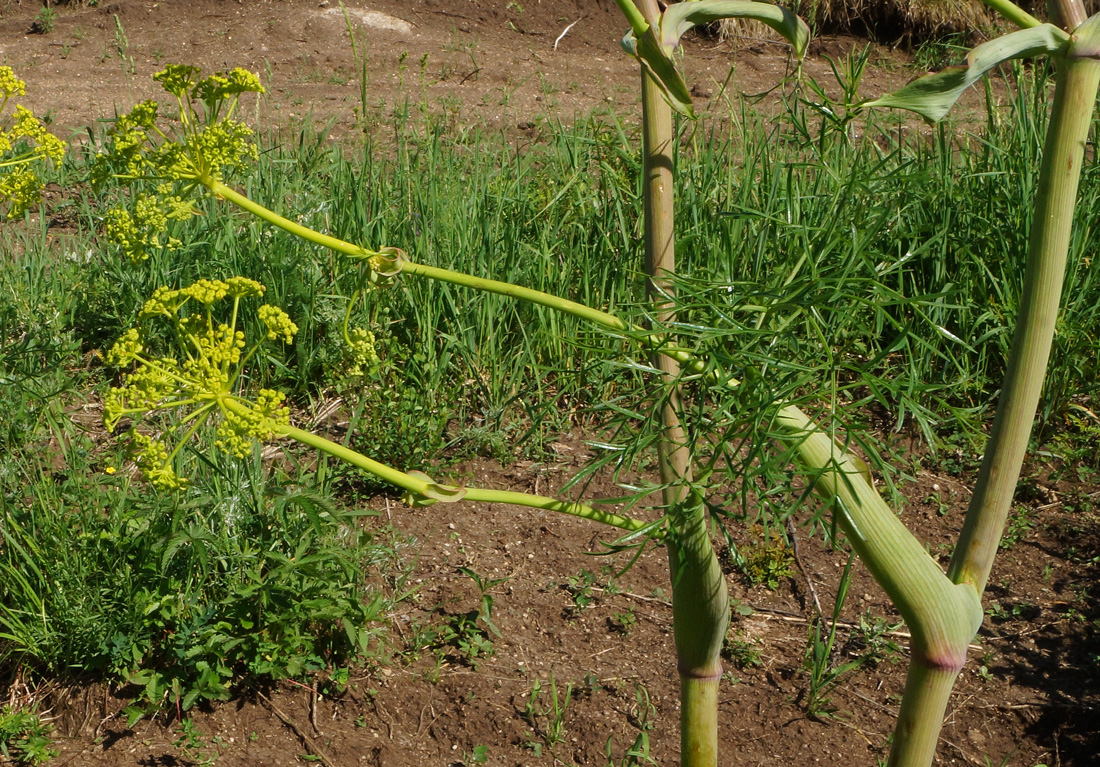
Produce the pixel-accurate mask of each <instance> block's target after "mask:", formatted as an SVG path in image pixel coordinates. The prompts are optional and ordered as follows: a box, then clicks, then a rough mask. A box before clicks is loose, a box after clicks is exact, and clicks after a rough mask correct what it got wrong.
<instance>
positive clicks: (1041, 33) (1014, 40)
mask: <svg viewBox="0 0 1100 767" xmlns="http://www.w3.org/2000/svg"><path fill="white" fill-rule="evenodd" d="M1069 40H1070V37H1069V35H1067V34H1066V33H1065V32H1063V31H1062V30H1061V29H1059V28H1058V27H1056V26H1054V25H1053V24H1043V25H1041V26H1038V27H1031V28H1030V29H1021V30H1018V31H1016V32H1011V33H1009V34H1007V35H1003V36H1002V37H998V38H997V39H995V40H990V41H989V42H988V43H982V44H981V45H979V46H978V47H976V48H974V49H973V50H971V51H970V53H969V54H967V56H966V62H965V63H963V64H960V65H958V66H953V67H948V68H947V69H945V70H943V71H942V72H934V73H932V74H928V75H924V76H923V77H918V78H917V79H916V80H913V81H912V82H910V83H909V84H908V85H906V86H904V87H903V88H902V89H901V90H899V91H896V92H894V93H891V94H890V95H888V96H883V97H882V98H880V99H875V100H874V101H869V102H867V103H865V104H864V106H869V107H889V108H891V109H908V110H909V111H911V112H916V113H917V114H919V115H921V116H922V117H924V118H925V119H926V120H929V121H931V122H938V121H939V120H942V119H943V117H944V115H946V114H947V112H948V111H949V110H950V109H951V107H952V106H954V104H955V102H956V101H958V99H959V96H961V95H962V92H963V91H964V90H966V89H967V88H968V87H969V86H971V85H973V84H974V83H975V82H977V81H978V80H979V79H981V77H982V76H983V75H984V74H985V73H986V72H988V71H989V70H991V69H993V68H994V67H996V66H998V65H1000V64H1003V63H1004V62H1006V61H1010V60H1012V59H1024V58H1029V57H1031V56H1038V55H1039V54H1042V53H1058V52H1060V51H1061V50H1063V49H1064V48H1065V47H1066V44H1067V43H1068V42H1069Z"/></svg>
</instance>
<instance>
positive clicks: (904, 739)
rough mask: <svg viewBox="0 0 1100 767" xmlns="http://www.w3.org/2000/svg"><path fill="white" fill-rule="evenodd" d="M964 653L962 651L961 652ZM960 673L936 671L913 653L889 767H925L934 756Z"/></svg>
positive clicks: (936, 669) (948, 669)
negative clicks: (952, 692)
mask: <svg viewBox="0 0 1100 767" xmlns="http://www.w3.org/2000/svg"><path fill="white" fill-rule="evenodd" d="M963 651H964V653H965V648H964V650H963ZM961 670H962V664H961V663H960V665H959V667H958V668H937V667H935V666H932V665H929V664H928V663H927V661H926V660H925V659H924V658H923V657H920V656H918V654H917V653H913V657H912V658H911V659H910V661H909V673H908V674H907V675H906V677H905V694H904V696H903V697H902V699H901V709H900V710H899V711H898V722H897V725H895V728H894V742H893V745H892V746H891V748H890V761H889V765H888V767H902V765H906V766H908V767H927V766H928V765H930V764H932V760H933V759H934V758H935V756H936V746H937V745H938V744H939V740H940V730H941V729H943V715H944V712H945V711H946V710H947V704H948V702H949V701H950V699H951V690H952V689H953V688H954V686H955V679H956V678H957V677H958V676H959V672H960V671H961Z"/></svg>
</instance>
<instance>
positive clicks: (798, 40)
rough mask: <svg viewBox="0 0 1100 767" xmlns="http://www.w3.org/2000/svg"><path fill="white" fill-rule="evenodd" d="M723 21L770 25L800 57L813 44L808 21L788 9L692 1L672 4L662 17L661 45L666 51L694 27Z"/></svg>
mask: <svg viewBox="0 0 1100 767" xmlns="http://www.w3.org/2000/svg"><path fill="white" fill-rule="evenodd" d="M722 19H750V20H751V21H759V22H761V23H763V24H767V25H768V26H769V27H771V28H772V29H774V30H775V31H776V32H778V33H779V34H781V35H783V37H784V38H786V40H787V41H788V42H789V43H790V44H791V45H792V46H794V51H795V53H796V54H797V55H798V57H799V58H802V56H803V54H805V53H806V46H807V45H809V43H810V28H809V27H808V26H806V22H804V21H803V20H802V19H800V18H799V17H798V16H797V15H796V14H794V13H792V12H791V11H788V10H787V9H786V8H780V7H779V6H777V5H770V4H768V3H757V2H751V1H750V0H693V2H686V3H673V4H672V5H670V6H669V7H668V10H667V11H665V13H664V16H662V17H661V44H662V45H663V46H664V47H665V49H666V50H671V49H674V48H675V47H676V46H677V45H679V44H680V38H681V37H683V36H684V33H685V32H687V31H688V30H689V29H691V28H692V27H696V26H698V25H700V24H709V23H710V22H712V21H720V20H722Z"/></svg>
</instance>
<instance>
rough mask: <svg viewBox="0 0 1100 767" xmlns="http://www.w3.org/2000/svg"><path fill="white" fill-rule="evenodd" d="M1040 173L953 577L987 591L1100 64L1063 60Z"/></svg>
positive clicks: (1044, 340) (1056, 294)
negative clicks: (1008, 341) (1014, 310)
mask: <svg viewBox="0 0 1100 767" xmlns="http://www.w3.org/2000/svg"><path fill="white" fill-rule="evenodd" d="M1059 65H1060V66H1059V70H1058V75H1057V86H1056V88H1055V92H1054V106H1053V109H1052V111H1051V116H1050V125H1049V127H1048V128H1047V137H1046V145H1045V148H1044V149H1043V165H1042V168H1041V169H1040V172H1039V186H1038V189H1037V191H1036V200H1035V213H1034V218H1033V223H1032V229H1031V242H1030V243H1029V247H1028V260H1027V267H1026V271H1025V273H1024V291H1023V297H1022V299H1021V302H1020V311H1019V315H1018V317H1017V320H1016V331H1015V335H1014V337H1013V339H1012V351H1011V354H1010V355H1009V359H1008V367H1007V370H1006V372H1005V383H1004V387H1003V388H1002V390H1001V397H1000V400H999V401H998V403H997V415H996V418H995V419H994V421H993V430H992V433H991V434H990V437H989V443H988V445H987V446H986V450H985V457H984V458H983V460H982V466H981V469H980V471H979V473H978V480H977V486H976V487H975V488H974V495H973V497H972V498H971V501H970V507H969V508H968V509H967V514H966V522H965V524H964V526H963V530H962V534H961V536H960V538H959V543H958V546H957V547H956V548H955V555H954V557H953V558H952V560H951V566H950V568H949V569H948V576H949V577H950V578H951V580H953V581H954V582H956V583H968V584H971V585H972V586H973V587H974V589H975V590H976V591H977V593H979V594H981V593H982V592H984V591H985V585H986V582H987V581H988V580H989V572H990V570H991V568H992V567H993V558H994V556H995V555H996V553H997V546H998V544H999V543H1000V539H1001V534H1002V532H1003V530H1004V525H1005V520H1006V519H1007V517H1008V512H1009V510H1010V509H1011V506H1012V498H1013V495H1014V493H1015V490H1016V482H1017V481H1018V480H1019V477H1020V468H1021V466H1022V465H1023V460H1024V453H1025V452H1026V450H1027V443H1028V438H1029V437H1030V435H1031V429H1032V425H1033V424H1034V421H1035V413H1036V410H1037V409H1038V405H1039V396H1040V395H1041V393H1042V389H1043V379H1044V376H1045V373H1046V368H1047V362H1048V361H1049V358H1050V347H1051V343H1052V341H1053V338H1054V328H1055V324H1056V322H1057V320H1058V305H1059V302H1060V299H1061V295H1062V282H1063V280H1064V277H1065V271H1066V258H1067V254H1068V251H1069V242H1070V234H1071V225H1072V221H1073V212H1074V206H1075V201H1076V198H1077V185H1078V181H1079V179H1080V175H1081V163H1082V160H1083V158H1084V154H1085V141H1086V139H1087V137H1088V131H1089V125H1090V123H1091V121H1092V114H1093V108H1094V106H1095V104H1096V94H1097V85H1098V83H1100V62H1097V61H1094V60H1090V59H1065V60H1063V61H1060V62H1059Z"/></svg>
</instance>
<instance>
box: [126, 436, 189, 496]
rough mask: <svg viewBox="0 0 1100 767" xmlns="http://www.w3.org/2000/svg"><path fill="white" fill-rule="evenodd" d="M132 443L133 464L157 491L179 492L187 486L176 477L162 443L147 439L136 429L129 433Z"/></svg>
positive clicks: (182, 480) (184, 480) (166, 449)
mask: <svg viewBox="0 0 1100 767" xmlns="http://www.w3.org/2000/svg"><path fill="white" fill-rule="evenodd" d="M130 439H131V440H132V441H133V443H134V448H135V456H134V462H135V463H136V464H137V465H138V468H139V469H141V472H142V473H143V474H144V475H145V479H146V480H147V481H148V482H149V484H151V485H152V486H153V487H155V488H156V489H157V490H181V489H183V488H184V487H186V486H187V480H186V479H182V478H181V477H178V476H177V475H176V472H175V470H174V469H173V468H172V463H171V461H169V460H168V448H167V447H165V445H164V443H163V442H160V441H159V440H155V439H152V438H151V437H147V436H146V435H144V434H142V433H141V432H139V431H137V430H136V429H132V430H131V431H130Z"/></svg>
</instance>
